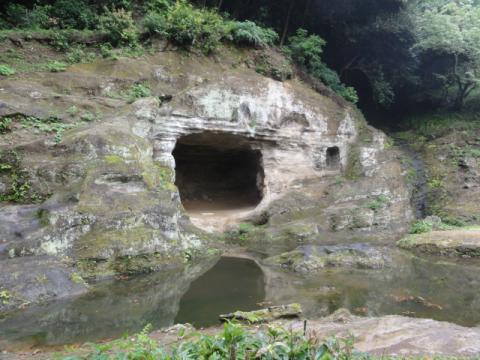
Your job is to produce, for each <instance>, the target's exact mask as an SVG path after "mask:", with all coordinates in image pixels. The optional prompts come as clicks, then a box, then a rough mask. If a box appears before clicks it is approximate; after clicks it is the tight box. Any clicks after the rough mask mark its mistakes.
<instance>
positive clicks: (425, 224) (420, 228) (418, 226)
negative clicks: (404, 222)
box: [410, 220, 433, 234]
mask: <svg viewBox="0 0 480 360" xmlns="http://www.w3.org/2000/svg"><path fill="white" fill-rule="evenodd" d="M432 230H433V224H432V223H431V222H429V221H425V220H419V221H417V222H416V223H414V224H413V225H412V227H411V229H410V234H423V233H427V232H430V231H432Z"/></svg>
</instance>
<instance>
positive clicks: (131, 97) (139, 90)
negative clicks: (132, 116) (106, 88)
mask: <svg viewBox="0 0 480 360" xmlns="http://www.w3.org/2000/svg"><path fill="white" fill-rule="evenodd" d="M107 96H109V97H111V98H113V99H121V100H125V101H127V102H129V103H132V102H134V101H135V100H138V99H141V98H144V97H149V96H152V90H151V89H150V86H149V85H148V84H147V83H140V84H134V85H132V86H131V87H129V88H128V89H126V90H122V91H120V92H115V91H112V92H109V93H108V94H107Z"/></svg>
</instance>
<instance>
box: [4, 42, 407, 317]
mask: <svg viewBox="0 0 480 360" xmlns="http://www.w3.org/2000/svg"><path fill="white" fill-rule="evenodd" d="M248 57H249V54H248V53H237V52H230V51H225V54H224V55H222V58H220V59H216V61H215V60H213V59H208V58H202V57H192V56H186V55H182V54H179V53H174V52H165V53H160V54H157V55H154V56H145V57H143V58H141V59H120V60H118V61H98V62H96V63H94V64H88V65H78V66H74V67H72V68H70V69H69V70H68V71H67V72H65V73H59V74H46V73H38V74H34V75H29V76H28V78H27V77H25V78H22V76H18V77H17V78H12V79H8V80H6V79H5V80H0V116H1V117H2V119H6V118H8V119H10V120H12V125H11V131H9V132H6V133H5V134H0V149H1V153H0V165H2V166H1V167H0V169H1V170H0V195H1V196H2V198H3V199H4V200H10V201H4V202H2V203H0V204H1V205H0V234H1V235H0V268H1V271H0V273H2V274H8V273H9V269H10V268H11V266H13V265H12V264H13V263H14V262H15V264H16V265H15V266H18V262H21V261H24V262H25V263H29V262H34V261H38V259H41V258H42V257H44V256H54V257H56V258H58V259H60V260H61V261H62V262H64V263H67V264H69V265H71V266H74V267H76V268H77V269H78V271H79V272H80V273H81V274H82V275H83V276H94V277H95V276H96V277H105V276H111V275H115V274H119V273H135V272H145V271H153V270H160V269H162V268H164V267H165V266H170V265H171V264H178V263H182V262H183V261H185V259H187V260H189V259H191V258H192V257H196V256H205V255H212V254H213V253H214V251H212V247H215V244H213V243H212V238H211V237H210V236H209V235H208V234H207V233H205V232H203V231H202V230H200V229H198V228H197V227H196V226H194V225H193V224H192V223H191V221H190V219H189V215H188V213H186V212H185V211H184V209H183V207H182V202H181V197H180V195H181V191H180V193H179V191H178V189H177V187H176V186H175V180H176V179H175V170H176V160H175V157H174V155H173V152H174V149H175V146H176V144H177V143H179V142H180V141H182V139H185V138H186V137H188V136H190V137H189V138H188V139H190V140H189V141H190V143H189V144H191V145H195V146H209V147H214V148H215V149H216V150H218V151H226V150H229V149H230V150H231V149H236V150H238V149H242V150H248V151H251V152H254V153H255V154H259V157H258V158H259V164H258V168H259V169H260V170H258V174H257V177H256V179H257V180H256V182H257V184H256V185H257V187H258V190H259V192H260V193H261V199H259V202H258V203H256V204H255V206H253V207H252V208H251V209H249V210H248V211H247V212H246V213H244V214H242V216H244V217H245V218H247V219H250V220H252V221H253V222H255V223H258V224H260V223H261V224H263V226H262V227H259V228H258V229H257V228H255V230H254V231H253V232H252V234H249V240H251V241H252V242H253V243H255V244H261V245H262V244H264V243H265V241H267V242H275V241H278V242H279V243H282V244H283V243H285V242H290V241H293V242H294V243H296V242H298V241H302V242H305V241H310V242H313V241H323V240H322V237H323V236H324V235H325V236H326V234H329V235H328V236H332V237H333V238H334V237H335V236H339V237H340V238H342V239H351V238H352V237H353V238H354V237H361V238H375V239H391V238H392V237H396V236H397V234H399V233H401V232H402V231H404V230H405V229H406V227H407V226H408V223H409V221H410V220H411V218H412V211H411V209H410V200H409V196H410V191H409V188H408V186H407V185H406V183H405V182H404V181H403V177H402V175H403V173H402V172H403V169H402V167H401V165H400V163H399V162H398V161H397V158H396V157H397V154H396V153H395V151H387V150H385V145H386V137H385V136H384V135H383V134H382V133H380V132H378V131H376V130H374V129H372V128H369V127H367V126H366V125H365V123H364V120H363V119H362V117H361V116H360V115H359V114H358V113H357V111H356V110H354V109H353V108H351V107H350V106H347V105H345V104H341V103H339V102H338V101H334V100H332V99H330V98H328V97H325V96H322V95H319V94H318V93H316V92H314V91H313V90H312V89H310V88H309V87H308V86H307V85H305V84H302V83H301V82H299V81H297V80H292V81H288V82H283V83H282V82H278V81H275V80H272V79H269V78H266V77H263V76H261V75H259V74H256V73H255V72H254V71H253V70H252V69H249V68H248V66H246V65H245V64H246V63H248V61H247V60H248ZM143 83H145V84H148V85H149V87H150V88H151V89H152V96H150V97H145V98H141V99H138V100H136V101H134V102H133V103H132V102H131V101H129V99H127V98H126V97H125V96H124V95H123V94H125V93H127V92H128V89H130V88H131V87H132V86H133V85H134V84H143ZM45 123H47V124H64V125H63V127H62V129H61V131H56V130H52V129H51V128H48V129H47V130H45V127H44V126H43V127H42V125H41V124H45ZM65 124H67V125H65ZM56 126H57V125H56ZM63 130H66V131H65V132H63ZM52 132H56V134H57V136H56V137H55V136H54V134H52ZM191 139H193V140H191ZM192 141H193V142H192ZM232 167H235V164H233V165H232ZM12 200H15V201H17V203H14V202H12ZM18 202H20V203H18ZM236 221H240V220H239V219H236ZM206 230H212V228H211V227H208V226H207V227H206ZM213 230H215V226H213ZM250 235H252V236H250ZM19 279H20V280H18V281H21V278H19ZM68 280H69V279H68V276H67V278H66V281H68ZM44 286H45V287H48V283H47V284H45V285H44ZM5 291H10V290H9V289H5ZM23 295H24V294H22V293H21V292H20V293H12V294H10V296H12V297H16V298H18V299H19V301H20V300H21V299H22V297H23ZM1 309H2V306H1V304H0V310H1Z"/></svg>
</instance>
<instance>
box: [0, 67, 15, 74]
mask: <svg viewBox="0 0 480 360" xmlns="http://www.w3.org/2000/svg"><path fill="white" fill-rule="evenodd" d="M15 73H16V71H15V69H14V68H12V67H10V66H8V65H0V75H2V76H10V75H13V74H15Z"/></svg>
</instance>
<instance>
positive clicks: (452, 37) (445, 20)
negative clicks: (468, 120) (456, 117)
mask: <svg viewBox="0 0 480 360" xmlns="http://www.w3.org/2000/svg"><path fill="white" fill-rule="evenodd" d="M415 5H416V6H414V7H413V10H412V13H413V14H414V19H415V21H414V24H415V28H414V30H415V35H416V40H417V41H416V44H415V45H414V47H413V50H414V52H415V53H416V54H417V55H418V56H422V57H424V58H425V57H428V58H432V57H433V58H440V59H441V58H443V59H444V61H443V64H442V65H441V66H439V67H437V68H436V69H435V71H434V75H435V77H436V80H437V81H436V86H441V87H443V90H444V91H443V94H444V95H443V96H444V97H447V100H448V101H450V102H451V103H452V105H453V106H454V107H456V108H457V109H460V108H462V107H463V105H464V103H465V99H466V98H467V97H468V96H469V95H470V94H471V93H472V91H473V90H474V89H476V88H477V87H478V85H479V84H480V41H479V40H480V6H479V4H478V3H477V2H475V1H473V0H463V1H449V2H444V1H439V0H436V1H430V2H428V3H427V4H423V5H420V4H415ZM430 61H431V60H430ZM450 89H454V94H453V98H448V97H449V96H450V94H449V92H450Z"/></svg>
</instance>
